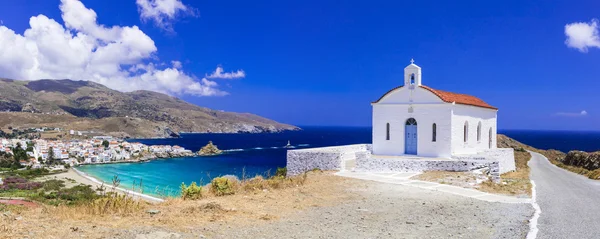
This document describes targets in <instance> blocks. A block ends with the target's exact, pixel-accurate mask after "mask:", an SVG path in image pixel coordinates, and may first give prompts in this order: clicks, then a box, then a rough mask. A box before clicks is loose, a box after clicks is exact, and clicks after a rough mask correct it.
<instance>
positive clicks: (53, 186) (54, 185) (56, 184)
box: [42, 179, 65, 191]
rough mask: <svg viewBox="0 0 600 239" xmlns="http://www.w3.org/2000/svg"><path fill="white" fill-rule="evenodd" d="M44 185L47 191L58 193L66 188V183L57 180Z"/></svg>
mask: <svg viewBox="0 0 600 239" xmlns="http://www.w3.org/2000/svg"><path fill="white" fill-rule="evenodd" d="M42 184H43V187H44V190H45V191H58V190H60V189H61V188H64V187H65V182H64V181H62V180H57V179H50V180H48V181H45V182H43V183H42Z"/></svg>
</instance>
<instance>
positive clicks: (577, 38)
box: [565, 19, 600, 52]
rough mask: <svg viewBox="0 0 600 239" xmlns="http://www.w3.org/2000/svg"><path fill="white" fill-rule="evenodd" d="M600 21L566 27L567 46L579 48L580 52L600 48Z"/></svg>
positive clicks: (594, 20)
mask: <svg viewBox="0 0 600 239" xmlns="http://www.w3.org/2000/svg"><path fill="white" fill-rule="evenodd" d="M598 32H599V31H598V19H592V21H590V22H575V23H570V24H567V25H565V35H566V36H567V40H566V41H565V44H566V45H567V46H568V47H572V48H577V49H578V50H579V51H580V52H587V51H588V48H591V47H596V48H600V34H599V33H598Z"/></svg>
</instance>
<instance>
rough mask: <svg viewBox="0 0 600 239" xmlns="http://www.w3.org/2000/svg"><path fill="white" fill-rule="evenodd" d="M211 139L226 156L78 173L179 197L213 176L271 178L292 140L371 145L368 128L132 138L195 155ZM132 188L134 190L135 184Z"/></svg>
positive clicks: (311, 143)
mask: <svg viewBox="0 0 600 239" xmlns="http://www.w3.org/2000/svg"><path fill="white" fill-rule="evenodd" d="M209 140H211V141H213V143H214V144H215V145H217V146H218V147H219V148H220V149H223V150H226V151H227V152H226V153H225V154H223V155H219V156H211V157H185V158H175V159H159V160H152V161H150V162H145V163H118V164H99V165H84V166H81V167H78V169H79V170H80V171H82V172H84V173H87V174H89V175H90V176H93V177H95V178H97V179H100V180H101V181H104V182H106V183H107V184H109V185H111V181H112V179H113V177H115V176H117V177H118V178H119V179H120V182H121V183H120V186H121V187H122V188H125V189H130V190H131V189H132V188H134V187H135V189H136V191H137V192H140V190H139V189H140V182H141V185H142V187H141V188H143V193H145V194H149V195H152V196H159V197H163V196H178V195H179V186H180V185H181V183H182V182H184V183H186V184H190V183H191V182H197V183H201V184H207V183H209V182H210V180H211V179H212V178H214V177H218V176H223V175H235V176H237V177H238V178H243V177H253V176H256V175H263V176H269V175H272V174H273V173H274V172H275V170H276V169H277V168H278V167H285V164H286V152H287V149H286V148H283V146H285V145H286V144H287V143H288V140H289V141H290V143H291V145H293V146H294V147H295V148H310V147H322V146H333V145H345V144H357V143H369V142H370V141H371V129H370V128H354V127H326V128H323V127H319V128H316V127H312V128H311V127H308V128H305V129H304V130H302V131H294V132H283V133H268V134H267V133H265V134H184V135H182V137H181V138H177V139H146V140H131V141H136V142H141V143H144V144H147V145H157V144H163V145H164V144H168V145H179V146H182V147H185V148H186V149H191V150H193V151H197V150H199V149H200V147H201V146H204V145H206V143H207V142H208V141H209ZM134 185H135V186H134Z"/></svg>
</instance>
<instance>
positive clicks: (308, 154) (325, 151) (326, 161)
mask: <svg viewBox="0 0 600 239" xmlns="http://www.w3.org/2000/svg"><path fill="white" fill-rule="evenodd" d="M371 150H372V148H371V145H370V144H353V145H344V146H333V147H323V148H310V149H295V150H288V151H287V164H286V168H287V176H295V175H298V174H301V173H304V172H306V171H309V170H313V169H315V168H318V169H321V170H341V169H343V168H345V163H346V162H347V161H349V160H355V159H356V153H359V152H370V151H371Z"/></svg>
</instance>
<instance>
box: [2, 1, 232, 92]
mask: <svg viewBox="0 0 600 239" xmlns="http://www.w3.org/2000/svg"><path fill="white" fill-rule="evenodd" d="M60 11H61V13H62V20H63V21H64V25H62V24H60V23H58V22H57V21H55V20H54V19H50V18H48V17H46V16H44V15H38V16H34V17H31V18H30V20H29V28H28V29H26V30H25V32H24V33H23V34H19V33H16V32H15V31H13V30H11V29H9V28H7V27H6V26H3V25H0V76H2V77H7V78H13V79H21V80H37V79H74V80H90V81H95V82H98V83H100V84H104V85H106V86H108V87H110V88H113V89H116V90H120V91H134V90H152V91H157V92H162V93H167V94H172V95H173V94H175V95H178V94H191V95H198V96H213V95H226V94H227V93H226V92H223V91H221V90H219V89H218V88H217V86H218V85H217V83H216V82H212V81H209V80H206V79H198V78H196V77H195V76H193V75H189V74H187V73H185V72H184V71H183V69H182V64H181V62H179V61H172V62H171V64H170V65H169V64H168V63H164V62H156V63H153V61H155V60H156V56H155V53H156V52H157V47H156V45H155V44H154V41H153V40H152V39H151V38H150V37H149V36H148V35H146V34H145V33H144V32H142V31H141V30H140V29H139V28H138V27H137V26H104V25H102V24H99V23H98V22H97V15H96V12H95V11H94V10H92V9H89V8H86V7H85V6H84V5H83V3H81V2H80V1H79V0H61V3H60ZM169 66H170V67H169Z"/></svg>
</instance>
